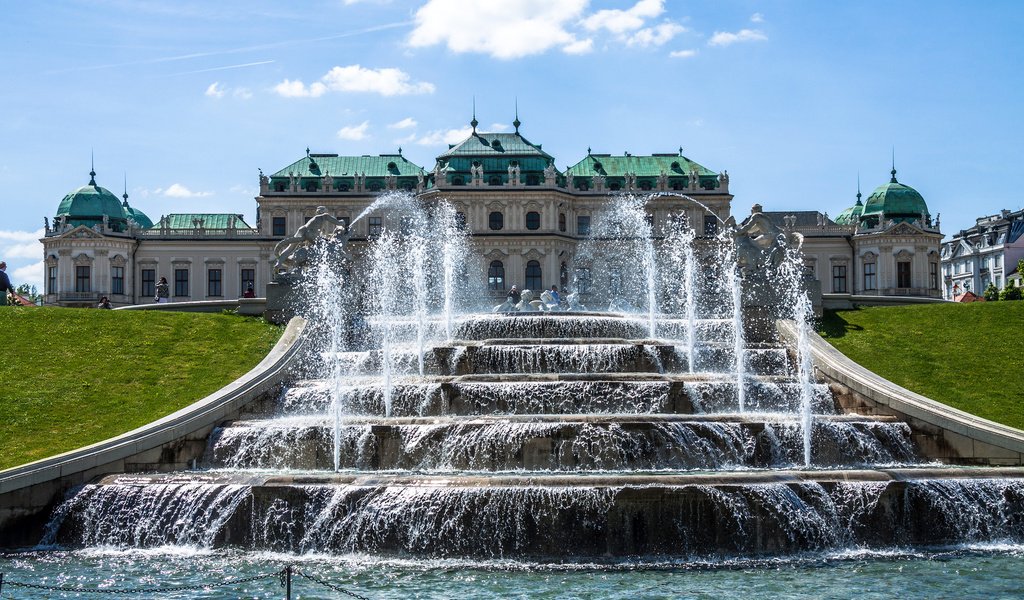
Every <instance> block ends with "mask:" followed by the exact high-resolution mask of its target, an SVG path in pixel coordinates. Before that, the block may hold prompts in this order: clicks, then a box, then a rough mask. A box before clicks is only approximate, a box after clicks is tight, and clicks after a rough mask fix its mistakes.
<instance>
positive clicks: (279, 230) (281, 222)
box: [272, 217, 288, 237]
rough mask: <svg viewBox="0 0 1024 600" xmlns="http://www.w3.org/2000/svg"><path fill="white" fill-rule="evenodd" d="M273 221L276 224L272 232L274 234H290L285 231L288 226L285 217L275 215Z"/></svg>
mask: <svg viewBox="0 0 1024 600" xmlns="http://www.w3.org/2000/svg"><path fill="white" fill-rule="evenodd" d="M272 222H273V224H274V225H273V233H272V234H273V235H276V236H281V237H284V236H286V235H288V234H287V233H285V231H286V229H287V228H286V227H285V223H286V221H285V218H284V217H274V218H273V220H272Z"/></svg>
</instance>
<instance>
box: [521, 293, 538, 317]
mask: <svg viewBox="0 0 1024 600" xmlns="http://www.w3.org/2000/svg"><path fill="white" fill-rule="evenodd" d="M516 310H518V311H519V312H532V311H535V310H537V307H536V306H534V305H533V290H523V291H522V293H521V294H520V296H519V304H516Z"/></svg>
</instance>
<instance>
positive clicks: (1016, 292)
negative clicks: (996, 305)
mask: <svg viewBox="0 0 1024 600" xmlns="http://www.w3.org/2000/svg"><path fill="white" fill-rule="evenodd" d="M999 299H1000V300H1020V299H1021V289H1020V288H1019V287H1017V284H1016V283H1014V282H1013V281H1010V282H1008V283H1007V284H1006V287H1005V288H1003V291H1002V292H999Z"/></svg>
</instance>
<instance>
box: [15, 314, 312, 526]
mask: <svg viewBox="0 0 1024 600" xmlns="http://www.w3.org/2000/svg"><path fill="white" fill-rule="evenodd" d="M305 325H306V322H305V320H303V319H301V318H298V317H296V318H294V319H292V320H291V322H290V323H289V324H288V327H287V328H286V329H285V331H284V334H283V335H282V336H281V339H280V340H278V342H277V344H276V345H275V346H274V347H273V348H272V349H271V350H270V352H269V353H268V354H267V356H266V357H264V358H263V360H262V361H260V363H259V364H258V365H256V366H255V367H253V368H252V369H251V370H250V371H249V372H248V373H246V374H245V375H243V376H241V377H239V378H238V379H236V380H235V381H232V382H231V383H229V384H228V385H226V386H224V387H223V388H221V389H220V390H217V391H216V392H214V393H213V394H210V395H209V396H207V397H206V398H203V399H202V400H199V401H198V402H195V403H193V404H191V405H189V406H187V407H185V408H183V409H181V410H179V411H177V412H175V413H173V414H170V415H168V416H166V417H164V418H162V419H159V420H157V421H154V422H152V423H149V424H147V425H144V426H142V427H140V428H138V429H135V430H132V431H129V432H127V433H124V434H121V435H119V436H117V437H113V438H110V439H108V440H104V441H102V442H98V443H96V444H92V445H91V446H86V447H84V448H79V449H77V450H72V451H70V452H66V453H64V454H60V455H57V456H53V457H50V458H45V459H43V460H38V461H35V462H32V463H28V464H26V465H21V466H19V467H14V468H12V469H7V470H4V471H0V533H2V534H3V535H0V538H3V539H4V543H2V544H0V546H9V545H12V544H19V543H24V542H25V540H26V539H28V538H29V537H30V536H29V533H28V530H33V529H36V528H38V527H41V523H40V519H43V518H45V515H44V514H43V513H46V514H48V509H49V508H50V507H52V506H53V505H54V504H55V503H56V502H58V501H59V500H60V498H61V497H62V496H63V494H65V493H66V492H67V490H69V489H70V488H72V487H74V486H77V485H81V484H83V483H86V482H87V481H89V480H91V479H94V478H95V477H97V476H100V475H104V474H110V473H123V472H125V471H130V470H140V469H143V470H151V471H158V470H172V469H175V468H180V467H181V465H182V464H183V463H187V462H188V461H189V460H191V459H194V458H198V455H201V454H202V450H203V448H205V443H203V442H202V440H205V439H206V437H207V436H208V435H209V433H210V431H212V429H213V428H214V427H215V426H216V425H217V424H218V423H220V422H222V421H225V420H228V419H231V418H235V417H236V416H237V415H238V414H239V412H240V411H241V410H242V408H243V407H244V406H245V405H247V404H248V403H250V402H251V401H253V400H254V399H257V398H259V397H261V396H263V395H265V394H267V393H272V392H274V391H275V390H276V389H277V388H278V386H280V385H281V383H282V382H283V381H284V379H285V378H286V377H287V376H288V370H289V368H290V367H291V365H292V362H293V359H294V358H295V357H296V356H297V355H298V353H299V352H300V350H301V347H302V342H303V341H304V339H305V338H304V337H303V336H302V332H303V330H304V328H305ZM183 453H184V454H183ZM193 455H195V456H193ZM165 463H166V464H165ZM26 498H31V499H32V502H31V504H32V505H31V506H26V505H25V499H26ZM15 534H17V535H15ZM36 539H38V538H36Z"/></svg>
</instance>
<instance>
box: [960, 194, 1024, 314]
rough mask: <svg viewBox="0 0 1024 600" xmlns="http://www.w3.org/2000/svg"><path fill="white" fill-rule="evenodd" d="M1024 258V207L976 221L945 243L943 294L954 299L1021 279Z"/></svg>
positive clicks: (1000, 287)
mask: <svg viewBox="0 0 1024 600" xmlns="http://www.w3.org/2000/svg"><path fill="white" fill-rule="evenodd" d="M1021 258H1024V210H1017V211H1012V212H1011V211H1009V210H1003V211H1000V213H999V214H998V215H989V216H986V217H981V218H979V219H977V220H975V224H974V226H973V227H971V228H969V229H962V230H960V231H959V232H958V233H956V234H955V235H953V237H952V239H950V240H949V241H947V242H946V243H944V244H943V245H942V281H943V288H942V296H943V297H944V298H946V299H947V300H952V299H954V298H955V297H959V296H961V295H962V294H964V293H966V292H973V293H975V294H978V295H981V294H982V293H983V292H984V291H985V288H987V287H988V286H989V284H992V285H994V286H995V287H996V289H1000V290H1001V289H1003V288H1004V287H1006V285H1007V282H1008V281H1011V280H1013V281H1015V282H1016V281H1019V280H1020V278H1021V274H1020V271H1019V270H1018V268H1017V261H1019V260H1020V259H1021Z"/></svg>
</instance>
